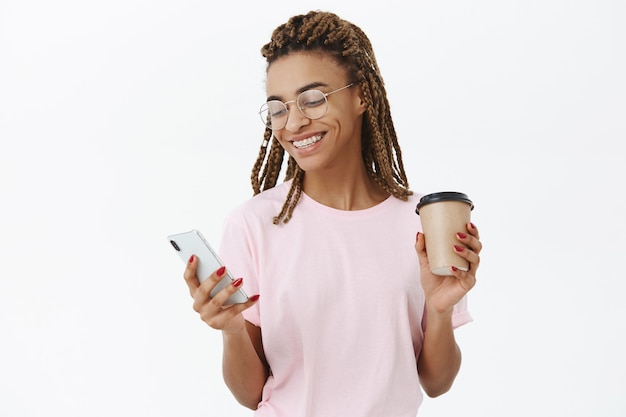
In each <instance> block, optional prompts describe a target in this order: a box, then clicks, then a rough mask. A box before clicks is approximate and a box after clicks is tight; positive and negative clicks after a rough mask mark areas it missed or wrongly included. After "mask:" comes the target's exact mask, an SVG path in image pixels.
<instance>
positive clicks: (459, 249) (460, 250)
mask: <svg viewBox="0 0 626 417" xmlns="http://www.w3.org/2000/svg"><path fill="white" fill-rule="evenodd" d="M463 249H464V248H463V247H462V246H459V245H454V250H455V251H457V252H463Z"/></svg>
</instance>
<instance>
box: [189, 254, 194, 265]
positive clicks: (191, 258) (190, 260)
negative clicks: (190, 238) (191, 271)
mask: <svg viewBox="0 0 626 417" xmlns="http://www.w3.org/2000/svg"><path fill="white" fill-rule="evenodd" d="M192 262H193V255H191V256H190V257H189V263H192Z"/></svg>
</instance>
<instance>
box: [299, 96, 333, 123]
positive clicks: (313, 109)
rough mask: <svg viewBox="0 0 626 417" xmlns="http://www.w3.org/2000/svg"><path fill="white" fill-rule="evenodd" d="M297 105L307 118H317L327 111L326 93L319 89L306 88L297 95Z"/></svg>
mask: <svg viewBox="0 0 626 417" xmlns="http://www.w3.org/2000/svg"><path fill="white" fill-rule="evenodd" d="M297 104H298V107H299V108H300V111H301V112H302V114H304V115H305V116H306V117H308V118H309V119H319V118H320V117H323V116H324V115H325V114H326V112H327V111H328V102H327V101H326V95H325V94H324V93H322V92H321V91H319V90H308V91H305V92H303V93H302V94H300V95H299V96H298V103H297Z"/></svg>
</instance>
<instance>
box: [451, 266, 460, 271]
mask: <svg viewBox="0 0 626 417" xmlns="http://www.w3.org/2000/svg"><path fill="white" fill-rule="evenodd" d="M450 269H451V270H453V271H454V272H456V271H458V270H459V268H457V267H456V266H451V267H450Z"/></svg>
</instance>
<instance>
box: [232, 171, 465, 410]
mask: <svg viewBox="0 0 626 417" xmlns="http://www.w3.org/2000/svg"><path fill="white" fill-rule="evenodd" d="M289 186H290V183H284V184H280V185H278V186H276V187H274V188H272V189H270V190H268V191H265V192H263V193H261V194H259V195H257V196H255V197H254V198H252V199H250V200H249V201H247V202H245V203H244V204H243V205H241V206H240V207H239V208H237V209H236V210H234V211H233V212H232V213H231V215H230V216H229V217H228V218H227V219H226V222H225V226H224V234H223V238H222V242H221V245H220V255H221V258H222V260H223V261H224V263H225V264H226V266H227V267H228V269H229V270H230V271H231V273H233V274H234V276H236V277H243V279H244V289H245V291H246V292H247V293H248V294H249V295H252V294H257V293H258V294H260V295H261V298H260V300H259V302H258V303H257V304H256V305H255V306H253V307H251V308H250V309H248V310H246V311H245V312H244V317H245V318H246V320H248V321H250V322H251V323H253V324H255V325H257V326H260V327H261V332H262V337H263V347H264V350H265V354H266V356H267V360H268V362H269V364H270V367H271V375H270V377H269V379H268V380H267V382H266V384H265V388H264V390H263V399H262V401H261V403H259V407H258V410H257V411H256V413H255V416H257V417H318V416H322V417H335V416H336V417H346V416H350V417H380V416H385V417H415V415H416V414H417V410H418V408H419V405H420V404H421V402H422V398H423V397H422V392H421V388H420V385H419V378H418V373H417V371H418V370H417V364H416V357H417V355H418V354H419V352H420V349H421V347H422V339H423V329H422V316H423V311H424V295H423V291H422V288H421V284H420V271H419V264H418V259H417V255H416V253H415V249H414V244H415V235H416V233H417V231H420V230H421V225H420V221H419V217H418V216H417V215H416V214H415V205H416V203H417V200H418V196H412V197H410V198H409V201H408V202H405V201H401V200H399V199H396V198H394V197H390V198H388V199H387V200H385V201H383V202H382V203H380V204H378V205H377V206H375V207H372V208H369V209H366V210H358V211H343V210H337V209H333V208H330V207H327V206H324V205H322V204H319V203H318V202H316V201H314V200H313V199H311V198H309V197H308V196H306V195H302V197H301V199H300V202H299V203H298V205H297V207H296V209H295V211H294V214H293V217H292V219H291V220H290V221H289V223H287V224H282V223H281V224H280V225H274V224H273V223H272V218H273V217H274V216H275V215H276V214H278V213H279V212H280V210H281V207H282V205H283V203H284V201H285V197H286V194H287V192H288V189H289ZM466 307H467V305H466V299H463V300H462V302H460V303H459V304H458V305H457V306H456V308H455V314H454V316H453V326H454V327H457V326H460V325H462V324H464V323H467V322H469V321H471V320H472V319H471V316H470V315H469V313H468V311H467V308H466Z"/></svg>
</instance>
